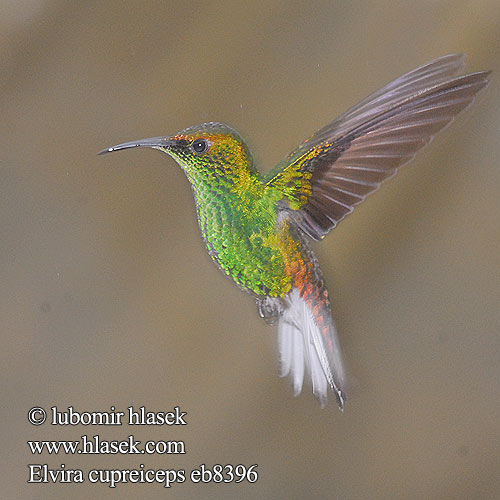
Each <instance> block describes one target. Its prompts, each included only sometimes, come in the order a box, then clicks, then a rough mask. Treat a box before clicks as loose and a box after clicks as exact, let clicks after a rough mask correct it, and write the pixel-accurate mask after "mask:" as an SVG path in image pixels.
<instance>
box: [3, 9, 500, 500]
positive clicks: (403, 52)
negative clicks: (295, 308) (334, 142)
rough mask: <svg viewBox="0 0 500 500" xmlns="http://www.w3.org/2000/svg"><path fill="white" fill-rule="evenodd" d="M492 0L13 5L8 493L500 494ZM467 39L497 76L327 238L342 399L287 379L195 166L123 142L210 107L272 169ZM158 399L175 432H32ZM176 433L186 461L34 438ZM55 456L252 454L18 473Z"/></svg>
mask: <svg viewBox="0 0 500 500" xmlns="http://www.w3.org/2000/svg"><path fill="white" fill-rule="evenodd" d="M499 25H500V6H499V4H498V1H497V0H481V1H476V2H466V1H457V0H449V1H434V0H428V1H423V0H420V1H411V2H410V1H408V2H406V1H404V2H392V1H387V2H363V1H345V2H341V1H323V2H312V3H309V2H279V1H273V0H267V1H265V2H260V1H254V2H248V3H238V2H230V1H226V2H170V1H164V2H160V1H155V2H133V1H123V0H121V1H107V2H97V1H86V2H77V1H72V2H67V1H62V0H53V1H42V0H26V1H21V2H14V1H5V0H4V2H2V17H1V19H0V35H1V36H0V60H1V61H2V64H1V65H0V74H1V78H0V86H1V90H0V106H1V108H0V109H1V116H2V120H1V124H0V131H1V132H0V151H1V153H0V161H1V166H0V179H1V183H0V186H1V187H0V189H1V195H0V206H1V210H0V218H1V224H0V228H1V238H0V248H1V254H0V255H1V268H0V272H1V274H0V276H1V282H2V285H3V286H2V288H1V301H0V307H1V314H2V325H1V335H2V337H1V339H2V349H1V362H2V373H3V375H2V383H1V393H0V394H1V401H2V403H1V406H2V412H1V415H0V416H1V422H2V436H1V437H2V441H1V450H2V451H1V462H0V469H1V470H2V473H1V477H2V479H1V481H2V484H1V490H2V493H1V497H2V498H5V499H14V498H16V499H17V498H36V499H55V498H63V497H64V498H69V497H70V496H71V498H73V499H74V500H77V499H87V498H89V497H91V496H92V497H95V498H120V499H135V498H148V499H157V498H175V499H188V498H189V499H191V498H207V499H208V498H214V499H221V498H223V499H232V498H242V499H253V498H264V499H271V498H272V499H276V498H283V499H306V498H307V499H325V498H338V499H387V498H398V499H449V500H451V499H454V500H455V499H471V498H474V499H495V498H500V418H499V414H500V395H499V393H500V370H499V358H500V335H499V333H500V307H499V302H500V300H499V298H500V276H499V269H500V253H499V250H498V247H499V244H500V214H499V213H500V203H499V201H498V198H499V195H498V193H499V189H500V168H499V166H498V158H499V156H500V141H499V140H498V134H499V129H500V101H499V97H498V96H499V83H498V82H499V80H498V78H499V74H500V62H499V54H500V31H499V28H498V26H499ZM451 52H465V53H467V55H468V62H469V69H470V70H479V69H492V70H494V73H493V75H492V84H491V86H490V88H489V89H488V90H487V91H486V92H485V93H483V94H482V95H481V97H480V98H479V99H478V101H477V102H476V103H475V104H474V105H473V107H472V108H471V109H470V110H468V111H467V112H466V113H465V114H463V115H461V116H460V118H459V119H458V120H457V122H456V123H455V124H454V125H453V126H451V127H450V128H449V129H447V130H446V131H445V132H443V133H442V134H441V135H439V136H438V138H437V139H436V140H435V141H434V143H433V144H432V146H431V147H430V148H429V149H428V150H426V151H425V152H423V153H422V154H420V155H419V156H418V159H417V160H416V161H414V162H413V163H412V164H411V166H410V167H406V168H405V169H403V171H402V172H400V174H399V175H398V176H397V177H396V179H393V180H392V181H390V182H389V183H388V184H386V185H385V186H384V188H383V189H382V190H381V192H379V193H378V194H377V195H375V196H374V197H372V198H370V199H369V201H367V202H366V203H365V204H364V205H363V206H362V207H359V208H358V209H357V210H356V211H355V213H354V214H353V215H352V216H351V217H349V218H348V219H347V220H345V221H344V222H343V223H342V224H341V225H340V227H339V228H338V229H336V230H335V231H334V232H333V234H331V235H330V236H329V237H328V238H327V240H326V241H324V242H323V243H321V244H320V245H315V249H316V250H317V253H318V256H319V258H320V261H321V263H322V267H323V271H324V274H325V276H326V279H327V282H328V284H329V288H330V291H331V294H332V295H333V301H334V312H335V317H336V320H337V325H338V328H339V330H340V332H341V337H342V342H343V347H344V351H345V355H346V359H347V362H348V366H349V371H350V373H351V379H352V389H351V393H350V401H349V402H348V406H347V409H346V411H345V413H344V414H343V415H342V414H340V413H339V412H338V411H337V409H336V407H335V405H334V404H332V405H331V407H329V408H328V409H326V410H321V409H320V408H319V405H318V404H317V402H316V401H315V400H314V398H313V396H312V394H310V390H309V388H307V390H305V392H304V394H302V395H301V396H300V397H299V398H297V399H294V398H293V395H292V390H291V387H290V384H289V381H288V380H285V379H280V378H279V377H278V376H277V373H278V359H277V347H276V331H275V330H274V329H272V328H269V327H267V326H266V325H265V324H264V323H263V322H262V321H261V320H260V319H259V318H258V316H257V312H256V308H255V305H254V303H253V301H252V299H251V298H250V297H248V296H245V295H244V294H243V293H241V292H239V291H238V290H237V289H236V288H235V287H234V286H233V285H232V284H231V283H230V281H229V280H227V279H226V278H225V277H224V276H223V275H222V274H221V273H220V272H219V271H218V270H217V269H216V267H215V266H214V265H213V264H212V263H211V262H210V260H209V257H208V255H207V253H206V250H205V248H204V246H203V243H202V241H201V238H200V235H199V229H198V227H197V223H196V217H195V212H194V205H193V199H192V195H191V191H190V188H189V185H188V183H187V181H186V179H185V178H184V175H183V173H182V172H181V171H180V169H179V168H177V167H176V165H175V164H174V162H173V161H172V160H171V159H169V158H168V157H167V156H164V155H161V154H159V153H157V152H155V151H150V150H134V151H129V152H126V153H125V152H124V153H116V154H114V155H112V156H107V157H97V156H96V155H95V153H96V152H97V151H99V150H100V149H103V148H105V147H107V146H110V145H113V144H116V143H118V142H122V141H126V140H132V139H138V138H144V137H150V136H157V135H162V134H171V133H173V132H176V131H177V130H179V129H182V128H184V127H186V126H189V125H192V124H195V123H199V122H203V121H209V120H215V121H222V122H226V123H229V124H231V125H232V126H234V127H235V128H236V129H237V130H239V131H240V132H241V133H242V135H243V136H244V137H245V138H246V139H247V141H248V143H249V145H250V147H251V148H252V150H253V151H254V156H255V158H256V161H257V163H258V165H259V167H260V168H261V169H262V170H267V169H269V168H271V167H272V166H273V165H274V164H275V163H277V162H278V161H279V160H280V159H281V158H282V157H283V156H284V155H286V154H287V153H288V152H289V151H290V150H291V149H292V148H293V147H295V146H296V145H297V144H298V143H299V142H301V141H302V140H303V139H304V138H305V137H307V136H308V135H309V134H311V133H312V132H314V131H315V130H316V129H318V128H319V127H321V126H323V125H324V124H325V123H327V122H328V121H330V120H331V119H333V118H334V117H335V116H336V115H338V114H339V113H341V112H342V111H344V110H345V109H346V108H347V107H349V106H351V105H353V104H355V103H356V102H357V101H358V100H360V99H361V98H363V97H365V96H366V95H367V94H368V93H370V92H372V91H374V90H376V89H378V88H379V87H381V86H382V85H384V84H385V83H387V82H388V81H389V80H391V79H393V78H395V77H397V76H399V75H401V74H402V73H404V72H406V71H408V70H411V69H413V68H414V67H416V66H418V65H421V64H423V63H425V62H427V61H429V60H431V59H433V58H435V57H438V56H441V55H444V54H446V53H451ZM37 405H41V406H43V407H45V408H46V409H49V408H50V407H51V406H53V405H57V406H58V407H59V409H65V408H67V407H68V406H69V405H73V406H74V407H75V408H76V409H78V410H80V411H84V410H106V409H109V407H110V406H111V405H114V406H116V408H117V409H120V410H124V409H126V408H127V407H128V406H129V405H134V406H136V407H139V406H141V405H146V406H147V407H148V409H150V410H157V411H159V410H169V409H171V408H172V407H174V406H176V405H179V406H180V407H181V408H182V409H183V410H185V411H187V412H188V417H187V420H188V422H189V425H188V426H186V427H183V428H172V427H163V428H153V427H149V428H139V429H137V428H131V427H128V426H123V427H121V428H112V427H111V428H95V427H94V428H92V427H82V426H79V427H73V428H57V427H54V426H51V425H49V424H48V423H46V424H45V425H43V426H41V427H34V426H32V425H30V424H29V423H28V422H27V419H26V414H27V411H28V410H29V409H30V408H31V407H32V406H37ZM96 433H100V435H101V436H102V437H103V438H108V439H124V438H126V437H127V436H128V435H129V434H134V435H135V437H136V438H137V439H139V440H141V441H146V440H148V439H157V440H158V439H166V440H170V439H173V440H184V441H185V443H186V449H187V454H186V455H184V456H175V455H170V456H145V457H143V456H141V457H139V458H137V457H136V456H65V455H62V454H60V455H57V456H54V455H53V456H49V455H47V454H45V455H43V456H42V457H39V456H33V455H31V453H30V452H29V451H28V449H27V446H26V441H27V440H32V439H75V440H76V439H79V437H80V436H81V435H83V434H88V435H90V436H93V435H94V434H96ZM29 463H40V464H43V463H47V464H49V465H50V466H51V467H53V468H58V467H59V466H60V464H62V463H64V464H66V468H81V469H83V470H84V471H88V470H89V469H91V468H107V469H110V468H123V469H127V468H137V467H138V466H139V464H140V463H144V464H145V465H146V467H147V468H157V469H160V468H161V469H179V468H185V469H187V470H190V469H192V468H194V467H197V466H199V465H200V464H201V463H205V464H207V465H213V464H216V463H221V464H227V463H229V464H231V463H232V464H238V463H243V464H246V465H251V464H254V463H257V464H258V469H257V470H258V472H259V480H258V482H257V483H255V484H253V485H248V484H246V483H242V484H240V485H213V484H211V485H194V484H192V483H190V482H189V481H187V482H185V483H184V484H181V485H174V486H173V487H172V488H171V489H170V490H164V489H163V488H162V487H161V486H160V485H156V484H153V485H138V484H135V485H131V484H126V485H118V487H117V488H116V489H114V490H111V489H109V488H108V487H107V486H106V485H90V484H89V483H88V482H86V483H85V484H83V485H61V484H56V485H53V484H52V485H51V484H48V485H34V484H27V483H26V481H27V479H28V469H27V464H29Z"/></svg>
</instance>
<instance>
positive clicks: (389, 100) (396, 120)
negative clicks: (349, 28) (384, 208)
mask: <svg viewBox="0 0 500 500" xmlns="http://www.w3.org/2000/svg"><path fill="white" fill-rule="evenodd" d="M463 67H464V56H463V55H455V54H453V55H448V56H444V57H441V58H439V59H436V60H434V61H432V62H430V63H429V64H427V65H425V66H422V67H420V68H418V69H416V70H414V71H411V72H410V73H407V74H406V75H404V76H402V77H400V78H398V79H396V80H394V81H393V82H391V83H389V84H388V85H386V86H385V87H384V88H382V89H380V90H379V91H377V92H375V93H374V94H372V95H371V96H369V97H367V98H366V99H364V100H363V101H362V102H360V103H359V104H358V105H356V106H354V107H353V108H351V109H350V110H348V111H347V112H346V113H344V114H343V115H342V116H340V117H339V118H338V119H337V120H335V121H333V122H332V123H330V124H329V125H327V126H326V127H324V128H323V129H321V130H319V131H318V132H317V133H316V134H314V135H313V136H312V137H311V138H310V139H308V140H307V141H305V142H304V143H303V144H301V145H300V146H299V147H298V148H297V149H296V150H295V151H293V152H292V153H291V154H290V155H289V156H288V157H287V158H286V159H285V160H284V161H283V162H281V163H280V164H279V165H278V166H277V167H276V168H275V169H273V170H272V171H271V172H270V173H269V174H268V176H267V177H266V182H267V184H269V185H272V186H274V187H276V188H277V189H278V190H280V191H281V192H282V193H283V200H282V201H280V206H281V207H282V208H283V209H286V210H289V211H290V215H291V217H292V219H293V220H294V221H295V223H296V224H297V225H298V226H299V227H300V228H301V229H302V230H303V231H304V232H305V233H306V234H307V235H308V236H310V237H311V238H313V239H316V240H319V239H321V238H323V237H324V236H325V234H327V233H328V232H329V231H330V230H331V229H333V228H334V227H335V226H336V225H337V224H338V223H339V222H340V221H341V220H342V219H343V218H344V217H345V216H346V215H347V214H349V213H351V212H352V210H353V209H354V207H355V206H356V205H358V204H359V203H361V202H362V201H363V200H364V199H365V198H366V196H367V195H368V194H370V193H372V192H373V191H376V190H377V189H378V188H379V187H380V184H381V183H382V181H384V180H385V179H387V178H389V177H391V176H392V175H394V174H395V173H396V170H397V168H398V167H400V166H401V165H403V164H404V163H406V162H408V161H410V160H411V159H412V158H413V157H414V156H415V154H416V153H417V151H418V150H419V149H420V148H422V147H423V146H425V145H426V144H428V143H429V142H430V141H431V140H432V138H433V136H434V135H435V134H436V133H437V132H438V131H439V130H441V129H442V128H443V127H445V126H446V125H448V124H449V123H450V122H451V121H452V120H453V119H454V117H455V115H457V114H458V113H459V112H460V111H462V110H463V109H465V108H466V107H467V106H468V105H469V104H471V103H472V101H473V100H474V97H475V95H476V94H477V92H478V91H480V90H481V89H482V88H484V87H485V86H486V85H487V83H488V80H487V75H488V74H489V72H477V73H471V74H468V75H463V76H458V77H457V76H456V75H457V74H458V73H459V72H460V71H461V70H463Z"/></svg>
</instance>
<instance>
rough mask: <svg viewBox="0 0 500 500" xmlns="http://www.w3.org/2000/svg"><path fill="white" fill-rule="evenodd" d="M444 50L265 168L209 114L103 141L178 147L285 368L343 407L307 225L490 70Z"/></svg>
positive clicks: (452, 109) (426, 130)
mask: <svg viewBox="0 0 500 500" xmlns="http://www.w3.org/2000/svg"><path fill="white" fill-rule="evenodd" d="M463 66H464V64H463V57H462V56H458V55H450V56H445V57H442V58H440V59H437V60H435V61H433V62H431V63H429V64H428V65H426V66H422V67H421V68H418V69H416V70H414V71H412V72H410V73H408V74H406V75H404V76H402V77H401V78H398V79H396V80H395V81H393V82H391V83H390V84H388V85H386V86H385V87H384V88H382V89H381V90H379V91H378V92H376V93H374V94H372V95H371V96H369V97H368V98H367V99H365V100H364V101H362V102H361V103H360V104H358V105H357V106H355V107H354V108H351V109H350V110H349V111H347V112H346V113H344V114H343V115H342V116H341V117H340V118H338V119H337V120H335V121H334V122H332V123H331V124H329V125H327V126H326V127H324V128H323V129H321V130H320V131H319V132H317V133H316V134H315V135H313V136H312V137H311V138H310V139H309V140H307V141H305V142H304V143H303V144H302V145H300V146H299V147H298V148H297V149H296V150H295V151H294V152H292V153H291V154H290V155H289V156H288V157H287V158H286V159H285V160H284V161H283V162H282V163H280V164H279V165H278V166H277V167H276V168H275V169H274V170H272V171H271V172H270V174H268V175H267V176H266V177H262V176H260V174H259V173H258V172H257V170H256V168H255V166H254V164H253V161H252V157H251V155H250V152H249V150H248V148H247V146H246V145H245V143H244V142H243V140H242V139H241V137H239V135H238V134H237V133H236V132H235V131H234V130H233V129H231V128H230V127H228V126H227V125H223V124H220V123H205V124H202V125H198V126H195V127H190V128H188V129H185V130H183V131H182V132H179V133H178V134H176V135H174V136H171V137H156V138H153V139H145V140H141V141H135V142H130V143H125V144H120V145H118V146H114V147H112V148H109V149H108V150H106V151H104V152H111V151H116V150H120V149H127V148H131V147H135V146H148V147H152V148H154V149H158V150H160V151H163V152H165V153H167V154H169V155H170V156H172V157H173V158H174V159H175V160H176V161H177V162H178V164H179V165H180V166H181V168H182V169H183V170H184V172H185V173H186V175H187V177H188V179H189V181H190V183H191V186H192V188H193V193H194V198H195V202H196V209H197V213H198V221H199V224H200V229H201V232H202V236H203V240H204V241H205V243H206V245H207V249H208V252H209V254H210V256H211V257H212V259H213V260H214V261H215V262H216V263H217V265H218V266H219V267H220V269H221V270H222V271H223V272H224V273H225V274H226V275H228V276H229V277H230V278H232V279H233V280H234V281H235V283H236V284H237V285H238V286H239V287H240V288H242V289H244V290H246V291H248V292H250V293H252V294H253V295H254V296H255V298H256V300H257V304H258V308H259V313H260V314H261V316H262V317H263V318H264V319H265V320H266V321H267V322H269V323H273V322H275V321H278V322H279V325H278V334H279V344H280V355H281V363H282V374H283V375H287V374H289V373H290V374H291V375H292V378H293V385H294V389H295V393H296V394H298V393H299V392H300V391H301V388H302V381H303V378H304V374H305V372H307V373H308V374H309V375H310V377H311V381H312V385H313V392H314V394H315V395H316V396H317V397H318V398H319V400H320V402H321V403H322V404H324V403H325V402H326V399H327V391H328V388H330V389H331V390H332V391H333V393H334V394H335V396H336V398H337V402H338V404H339V407H340V408H341V409H343V407H344V402H345V397H346V396H345V375H344V370H343V367H342V358H341V353H340V347H339V343H338V339H337V334H336V332H335V327H334V324H333V320H332V316H331V312H330V303H329V299H328V292H327V290H326V287H325V284H324V280H323V278H322V275H321V271H320V269H319V266H318V263H317V261H316V258H315V256H314V254H313V252H312V250H311V249H310V247H309V245H308V242H307V238H306V237H307V236H308V237H310V238H312V239H316V240H319V239H321V238H323V237H324V236H325V234H327V233H328V232H329V231H330V230H331V229H332V228H333V227H335V225H336V224H337V223H338V222H339V221H341V220H342V219H343V218H344V217H345V216H346V215H347V214H349V213H350V212H351V211H352V210H353V208H354V206H355V205H357V204H359V203H360V202H362V201H363V200H364V199H365V197H366V196H367V195H368V194H369V193H371V192H373V191H375V190H376V189H378V187H379V186H380V184H381V182H382V181H383V180H385V179H387V178H388V177H390V176H391V175H393V174H394V173H395V172H396V169H397V168H398V167H399V166H401V165H403V164H404V163H406V162H407V161H409V160H410V159H411V158H413V156H414V155H415V153H416V152H417V151H418V150H419V149H420V148H421V147H423V146H424V145H426V144H427V143H428V142H430V140H431V139H432V137H433V135H434V134H435V133H436V132H437V131H438V130H440V129H441V128H443V127H444V126H445V125H447V124H448V123H449V122H450V121H452V120H453V118H454V116H455V115H456V114H457V113H458V112H460V111H461V110H462V109H464V108H465V107H467V106H468V105H469V104H470V103H471V102H472V100H473V98H474V96H475V94H476V93H477V92H478V91H479V90H481V89H482V88H483V87H484V86H485V85H486V83H487V79H486V76H487V73H485V72H480V73H472V74H469V75H464V76H456V75H457V74H458V73H459V71H461V70H462V69H463Z"/></svg>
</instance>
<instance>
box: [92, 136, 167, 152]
mask: <svg viewBox="0 0 500 500" xmlns="http://www.w3.org/2000/svg"><path fill="white" fill-rule="evenodd" d="M174 144H175V141H173V140H172V139H169V138H168V137H151V138H149V139H141V140H140V141H131V142H124V143H123V144H117V145H116V146H112V147H110V148H107V149H103V150H102V151H100V152H99V153H97V154H98V155H104V154H106V153H112V152H113V151H120V150H121V149H129V148H138V147H140V146H145V147H147V148H154V149H166V148H169V147H170V146H173V145H174Z"/></svg>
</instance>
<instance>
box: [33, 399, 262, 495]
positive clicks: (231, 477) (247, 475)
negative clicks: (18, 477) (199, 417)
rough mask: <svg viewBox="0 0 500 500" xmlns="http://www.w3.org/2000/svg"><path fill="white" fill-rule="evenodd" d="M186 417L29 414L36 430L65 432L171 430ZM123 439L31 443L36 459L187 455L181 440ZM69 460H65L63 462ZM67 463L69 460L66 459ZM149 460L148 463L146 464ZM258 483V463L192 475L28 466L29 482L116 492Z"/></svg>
mask: <svg viewBox="0 0 500 500" xmlns="http://www.w3.org/2000/svg"><path fill="white" fill-rule="evenodd" d="M186 417H187V412H185V411H181V409H180V408H179V407H178V406H175V407H174V408H172V409H171V410H170V411H149V410H148V409H146V408H145V407H144V406H141V407H139V408H134V407H133V406H130V407H128V408H127V409H126V411H118V410H116V409H115V407H114V406H111V408H110V409H109V411H77V410H76V409H75V408H73V407H72V406H70V407H68V408H66V409H64V410H59V409H58V408H57V407H56V406H53V407H51V408H50V410H49V411H46V410H45V409H44V408H42V407H39V406H37V407H33V408H31V409H30V410H29V412H28V421H29V422H30V423H31V424H32V425H35V426H41V425H42V424H44V423H50V424H51V425H53V426H61V427H67V426H70V427H79V428H81V426H83V427H87V426H88V427H93V428H95V427H94V426H96V427H101V426H103V427H108V426H110V427H112V426H118V427H119V426H123V425H128V426H130V427H131V428H133V429H142V430H143V431H144V428H145V427H147V428H149V429H151V427H155V428H158V427H164V426H167V427H172V426H185V425H187V423H188V422H187V420H186ZM126 434H128V435H124V436H121V439H103V438H102V437H101V436H100V435H99V434H96V433H94V432H91V433H88V434H83V435H79V436H78V439H74V440H64V441H63V440H33V441H28V443H27V444H28V449H29V451H30V452H31V454H32V455H35V456H42V455H48V456H52V455H65V456H67V457H68V458H69V457H71V456H77V455H80V456H82V455H83V456H86V455H90V456H96V455H141V456H143V457H147V456H151V455H169V456H170V455H184V454H186V445H185V443H184V441H182V440H167V439H155V440H147V441H146V440H142V441H141V440H138V439H136V438H135V436H134V435H133V434H129V433H126ZM65 461H66V460H65ZM67 461H68V462H69V460H67ZM144 461H145V460H144ZM257 479H258V473H257V464H253V465H248V466H247V465H243V464H234V465H232V464H199V466H197V467H195V468H192V469H190V470H186V469H182V468H151V467H148V466H147V465H145V464H144V463H139V464H137V465H135V466H134V467H133V468H129V467H126V468H109V467H108V468H87V469H85V470H84V469H81V468H76V467H72V466H70V465H69V464H66V463H58V465H57V466H52V465H49V464H48V463H31V464H28V483H33V484H48V483H61V484H67V483H76V484H78V483H87V484H88V483H90V484H105V485H107V486H109V487H110V488H116V487H117V486H118V485H120V484H127V483H145V484H148V483H149V484H152V483H155V484H160V485H163V486H164V487H165V488H169V487H171V486H172V485H174V484H180V483H184V482H186V481H189V482H191V483H245V482H246V483H255V482H256V481H257Z"/></svg>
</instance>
